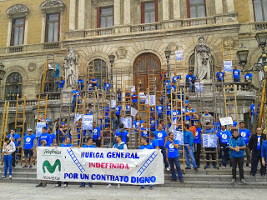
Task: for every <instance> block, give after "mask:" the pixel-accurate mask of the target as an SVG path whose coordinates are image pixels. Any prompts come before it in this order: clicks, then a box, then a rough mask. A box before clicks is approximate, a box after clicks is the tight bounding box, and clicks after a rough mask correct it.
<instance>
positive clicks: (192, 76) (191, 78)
mask: <svg viewBox="0 0 267 200" xmlns="http://www.w3.org/2000/svg"><path fill="white" fill-rule="evenodd" d="M194 79H195V77H194V75H193V74H192V75H191V76H190V75H189V74H187V75H186V77H185V80H186V82H187V83H189V82H193V81H194Z"/></svg>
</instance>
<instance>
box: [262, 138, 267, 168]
mask: <svg viewBox="0 0 267 200" xmlns="http://www.w3.org/2000/svg"><path fill="white" fill-rule="evenodd" d="M266 162H267V140H264V141H263V142H262V145H261V163H262V165H263V166H264V167H266Z"/></svg>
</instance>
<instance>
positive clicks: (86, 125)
mask: <svg viewBox="0 0 267 200" xmlns="http://www.w3.org/2000/svg"><path fill="white" fill-rule="evenodd" d="M93 121H94V116H93V115H84V116H83V130H93Z"/></svg>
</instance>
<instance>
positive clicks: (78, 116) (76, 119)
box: [74, 114, 83, 124]
mask: <svg viewBox="0 0 267 200" xmlns="http://www.w3.org/2000/svg"><path fill="white" fill-rule="evenodd" d="M82 118H83V115H82V114H76V115H75V117H74V124H76V122H77V121H78V120H79V119H82Z"/></svg>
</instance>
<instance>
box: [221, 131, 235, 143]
mask: <svg viewBox="0 0 267 200" xmlns="http://www.w3.org/2000/svg"><path fill="white" fill-rule="evenodd" d="M217 137H218V138H219V140H220V142H221V143H222V144H228V143H229V140H230V138H231V137H232V134H231V133H230V131H228V130H225V131H224V132H223V131H222V130H221V131H219V132H218V133H217Z"/></svg>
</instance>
